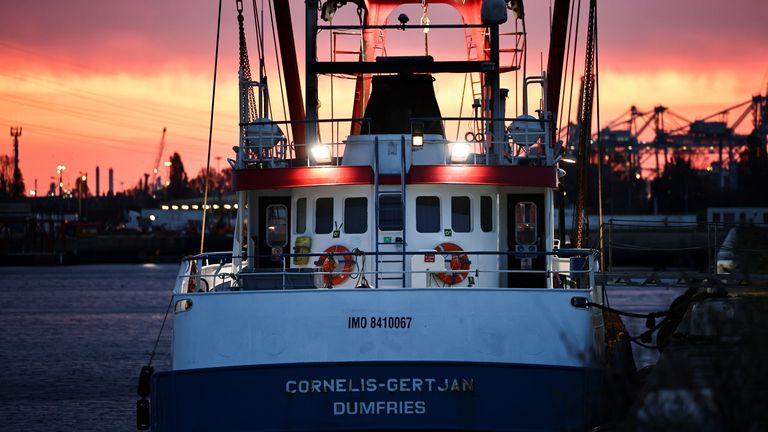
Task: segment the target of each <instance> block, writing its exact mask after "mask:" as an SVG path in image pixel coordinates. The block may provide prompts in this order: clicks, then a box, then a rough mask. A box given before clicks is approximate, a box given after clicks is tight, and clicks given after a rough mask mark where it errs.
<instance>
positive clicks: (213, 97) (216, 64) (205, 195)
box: [200, 0, 243, 254]
mask: <svg viewBox="0 0 768 432" xmlns="http://www.w3.org/2000/svg"><path fill="white" fill-rule="evenodd" d="M221 1H222V0H219V13H218V20H217V23H216V52H215V54H214V56H213V91H212V94H211V121H210V126H209V128H208V157H207V158H206V162H205V188H204V189H203V221H202V227H201V229H200V253H201V254H202V253H203V250H204V248H205V219H206V215H207V214H208V210H207V209H208V183H209V180H210V179H209V177H210V173H211V144H212V142H213V113H214V108H215V107H216V73H217V72H218V70H219V40H220V39H221ZM237 5H238V8H239V9H240V10H241V11H242V7H243V3H242V0H238V1H237Z"/></svg>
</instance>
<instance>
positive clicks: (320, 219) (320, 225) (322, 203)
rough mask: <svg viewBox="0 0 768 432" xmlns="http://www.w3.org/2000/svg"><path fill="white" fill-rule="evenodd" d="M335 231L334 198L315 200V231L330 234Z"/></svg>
mask: <svg viewBox="0 0 768 432" xmlns="http://www.w3.org/2000/svg"><path fill="white" fill-rule="evenodd" d="M331 231H333V198H318V199H317V201H315V233H317V234H330V233H331Z"/></svg>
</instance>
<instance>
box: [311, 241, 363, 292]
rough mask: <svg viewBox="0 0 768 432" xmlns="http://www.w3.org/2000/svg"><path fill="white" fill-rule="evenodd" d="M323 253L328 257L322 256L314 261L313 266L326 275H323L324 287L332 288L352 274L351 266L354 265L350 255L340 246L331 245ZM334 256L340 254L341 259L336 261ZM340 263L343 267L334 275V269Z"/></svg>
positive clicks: (347, 250)
mask: <svg viewBox="0 0 768 432" xmlns="http://www.w3.org/2000/svg"><path fill="white" fill-rule="evenodd" d="M324 252H325V253H327V254H328V255H323V256H321V257H320V259H318V260H317V261H315V265H316V266H318V267H320V269H321V270H322V271H323V273H328V274H325V275H323V283H324V284H325V286H334V285H340V284H342V283H344V281H345V280H347V279H348V278H349V275H350V274H351V273H352V264H353V263H354V259H352V253H351V252H350V251H349V249H347V248H346V247H344V246H342V245H333V246H331V247H329V248H327V249H326V250H325V251H324ZM334 254H342V255H341V258H342V259H341V260H338V258H337V257H338V255H334ZM341 263H343V264H344V267H342V269H341V271H339V272H338V273H335V272H336V267H338V265H339V264H341Z"/></svg>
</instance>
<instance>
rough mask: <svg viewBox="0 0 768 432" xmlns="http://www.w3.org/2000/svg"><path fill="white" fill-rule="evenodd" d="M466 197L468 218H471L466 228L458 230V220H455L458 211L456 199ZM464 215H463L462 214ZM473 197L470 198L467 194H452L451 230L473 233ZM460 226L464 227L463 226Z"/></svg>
mask: <svg viewBox="0 0 768 432" xmlns="http://www.w3.org/2000/svg"><path fill="white" fill-rule="evenodd" d="M464 199H466V204H467V206H466V210H467V211H468V213H467V215H466V216H467V218H468V219H469V220H468V221H467V223H466V230H458V229H456V221H455V219H456V218H455V215H456V214H457V212H456V211H455V201H457V200H464ZM461 217H463V215H462V216H461ZM472 222H473V221H472V198H470V197H469V196H467V195H458V196H451V230H452V231H453V232H455V233H471V232H472V231H473V229H472ZM460 228H464V227H463V226H462V227H460Z"/></svg>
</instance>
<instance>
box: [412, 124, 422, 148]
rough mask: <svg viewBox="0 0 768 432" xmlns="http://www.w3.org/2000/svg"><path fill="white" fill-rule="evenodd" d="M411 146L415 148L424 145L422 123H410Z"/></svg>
mask: <svg viewBox="0 0 768 432" xmlns="http://www.w3.org/2000/svg"><path fill="white" fill-rule="evenodd" d="M411 146H412V147H413V148H414V149H417V150H418V149H420V148H422V147H424V123H419V122H416V123H413V124H411Z"/></svg>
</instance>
